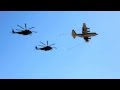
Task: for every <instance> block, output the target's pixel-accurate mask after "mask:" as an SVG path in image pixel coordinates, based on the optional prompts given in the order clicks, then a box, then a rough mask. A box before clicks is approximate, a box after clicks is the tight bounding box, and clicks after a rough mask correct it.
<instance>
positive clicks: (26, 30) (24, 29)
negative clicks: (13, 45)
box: [12, 24, 37, 35]
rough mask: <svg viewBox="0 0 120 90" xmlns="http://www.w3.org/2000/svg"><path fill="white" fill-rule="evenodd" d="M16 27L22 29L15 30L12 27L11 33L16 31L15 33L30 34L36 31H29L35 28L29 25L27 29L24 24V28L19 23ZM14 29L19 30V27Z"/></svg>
mask: <svg viewBox="0 0 120 90" xmlns="http://www.w3.org/2000/svg"><path fill="white" fill-rule="evenodd" d="M17 26H18V27H20V28H21V29H22V30H21V31H19V32H15V31H14V29H12V33H17V34H22V35H31V34H32V32H34V33H37V32H36V31H31V30H30V29H32V28H35V27H31V28H28V29H27V25H26V24H25V28H23V27H22V26H20V25H17ZM16 30H20V29H16Z"/></svg>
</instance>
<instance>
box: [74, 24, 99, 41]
mask: <svg viewBox="0 0 120 90" xmlns="http://www.w3.org/2000/svg"><path fill="white" fill-rule="evenodd" d="M89 29H90V28H88V27H87V26H86V24H85V23H83V26H82V34H77V33H76V32H75V30H74V29H73V30H72V37H73V38H74V39H75V37H76V36H78V37H83V38H84V40H85V41H86V42H89V39H91V38H90V37H92V36H96V35H98V34H97V33H95V32H90V30H89Z"/></svg>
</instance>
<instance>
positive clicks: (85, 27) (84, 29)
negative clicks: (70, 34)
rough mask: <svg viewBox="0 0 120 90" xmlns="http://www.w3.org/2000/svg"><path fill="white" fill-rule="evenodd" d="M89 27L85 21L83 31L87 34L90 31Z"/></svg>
mask: <svg viewBox="0 0 120 90" xmlns="http://www.w3.org/2000/svg"><path fill="white" fill-rule="evenodd" d="M88 29H89V28H88V27H87V26H86V24H85V23H83V27H82V33H83V34H87V33H88V32H90V31H88Z"/></svg>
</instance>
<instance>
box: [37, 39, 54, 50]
mask: <svg viewBox="0 0 120 90" xmlns="http://www.w3.org/2000/svg"><path fill="white" fill-rule="evenodd" d="M40 43H42V44H43V45H38V46H41V47H42V48H38V47H37V46H36V47H35V49H36V50H44V51H49V50H52V49H53V48H56V47H51V46H52V45H55V44H54V43H53V44H51V45H48V41H47V45H45V44H44V43H43V42H40Z"/></svg>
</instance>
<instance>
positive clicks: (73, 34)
mask: <svg viewBox="0 0 120 90" xmlns="http://www.w3.org/2000/svg"><path fill="white" fill-rule="evenodd" d="M72 37H73V38H75V37H76V32H75V30H74V29H73V30H72Z"/></svg>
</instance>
